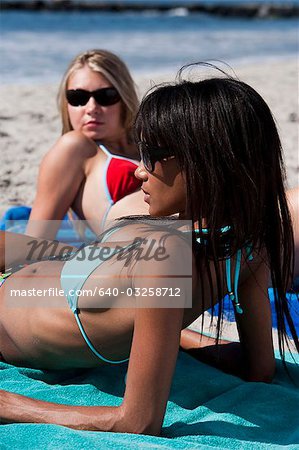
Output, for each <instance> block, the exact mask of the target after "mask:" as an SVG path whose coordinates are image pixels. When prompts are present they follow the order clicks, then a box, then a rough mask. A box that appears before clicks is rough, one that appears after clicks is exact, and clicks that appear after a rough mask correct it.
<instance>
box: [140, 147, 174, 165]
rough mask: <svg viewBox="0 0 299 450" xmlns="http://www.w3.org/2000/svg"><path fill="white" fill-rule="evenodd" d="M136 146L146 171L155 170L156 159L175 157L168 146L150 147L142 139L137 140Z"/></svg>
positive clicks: (164, 159)
mask: <svg viewBox="0 0 299 450" xmlns="http://www.w3.org/2000/svg"><path fill="white" fill-rule="evenodd" d="M137 146H138V150H139V153H140V158H141V160H142V163H143V165H144V168H145V169H146V170H147V171H148V172H153V171H154V170H155V164H156V162H157V161H167V160H168V159H173V158H175V156H174V155H173V153H171V151H170V150H169V149H168V148H163V147H151V146H149V145H148V144H146V143H145V142H142V141H140V142H138V144H137Z"/></svg>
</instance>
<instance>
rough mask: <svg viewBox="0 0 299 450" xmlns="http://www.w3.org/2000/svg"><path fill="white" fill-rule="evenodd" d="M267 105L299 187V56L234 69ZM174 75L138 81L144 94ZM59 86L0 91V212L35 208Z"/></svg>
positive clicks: (290, 177) (53, 134)
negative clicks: (17, 206)
mask: <svg viewBox="0 0 299 450" xmlns="http://www.w3.org/2000/svg"><path fill="white" fill-rule="evenodd" d="M234 70H235V72H236V74H237V75H238V77H239V78H240V79H242V80H244V81H246V82H248V83H249V84H251V85H252V86H253V87H254V88H255V89H256V90H257V91H258V92H259V93H260V94H261V95H262V96H263V97H264V98H265V100H266V101H267V103H268V104H269V106H270V108H271V110H272V112H273V114H274V116H275V118H276V120H277V124H278V128H279V132H280V135H281V139H282V143H283V148H284V155H285V163H286V167H287V183H288V186H289V187H294V186H296V185H298V184H299V182H298V172H299V162H298V104H297V101H298V66H297V61H296V59H295V58H293V59H289V60H284V61H283V62H281V61H280V62H273V61H272V62H266V63H258V64H250V65H243V66H241V67H234ZM173 77H174V74H172V75H166V74H165V75H153V76H151V75H149V77H144V76H143V77H137V78H136V83H137V86H138V90H139V94H140V96H142V94H143V93H144V92H145V91H146V90H147V89H148V88H149V87H150V86H151V85H152V84H153V83H157V82H160V81H161V80H172V79H173ZM57 89H58V86H57V85H34V86H33V85H32V86H16V85H10V86H3V87H1V89H0V96H1V106H0V136H1V141H2V144H1V167H0V187H1V191H0V213H3V211H5V210H6V209H7V208H8V207H9V206H11V205H16V204H26V205H31V204H32V201H33V198H34V194H35V188H36V180H37V174H38V167H39V164H40V161H41V159H42V157H43V156H44V155H45V153H46V152H47V151H48V150H49V148H50V147H51V146H52V145H53V144H54V143H55V141H56V139H57V138H58V137H59V135H60V119H59V114H58V110H57V106H56V93H57Z"/></svg>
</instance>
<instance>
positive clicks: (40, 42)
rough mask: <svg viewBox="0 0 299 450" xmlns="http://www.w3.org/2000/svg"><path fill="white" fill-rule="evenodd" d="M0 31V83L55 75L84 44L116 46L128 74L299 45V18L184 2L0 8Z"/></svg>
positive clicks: (285, 53)
mask: <svg viewBox="0 0 299 450" xmlns="http://www.w3.org/2000/svg"><path fill="white" fill-rule="evenodd" d="M163 1H164V2H167V1H168V0H162V2H163ZM209 1H210V2H213V0H209ZM243 1H247V0H243ZM160 2H161V1H160ZM0 38H1V39H0V61H1V63H0V81H1V83H2V84H11V83H14V84H32V83H45V82H58V81H59V80H60V78H61V75H62V73H63V72H64V70H65V68H66V66H67V65H68V63H69V61H70V60H71V59H72V58H73V57H74V56H75V55H76V54H77V53H78V52H80V51H83V50H87V49H90V48H105V49H108V50H111V51H113V52H115V53H116V54H118V55H119V56H121V57H122V58H123V59H124V60H125V62H126V63H127V64H128V66H129V68H130V69H131V71H132V73H133V75H138V74H147V73H151V74H152V73H155V72H157V73H160V72H169V73H175V72H176V71H177V70H178V69H179V68H180V67H181V66H182V65H184V64H188V63H191V62H196V61H203V60H215V59H216V60H222V61H225V62H227V63H229V64H231V65H233V66H234V65H235V64H240V63H246V62H248V61H261V60H264V59H269V58H271V59H274V58H275V59H277V58H285V57H289V56H291V55H295V54H297V53H298V21H297V20H296V19H291V18H290V19H240V18H223V17H216V16H211V15H205V14H188V12H187V10H186V9H184V8H173V9H172V10H171V11H169V12H165V13H160V12H158V11H152V12H142V13H133V12H123V13H109V12H106V13H103V12H48V11H45V12H38V13H35V12H24V11H2V12H1V14H0Z"/></svg>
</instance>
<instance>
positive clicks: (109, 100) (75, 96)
mask: <svg viewBox="0 0 299 450" xmlns="http://www.w3.org/2000/svg"><path fill="white" fill-rule="evenodd" d="M90 97H93V98H94V99H95V101H96V102H97V103H98V104H99V105H101V106H111V105H114V104H115V103H117V102H119V100H120V95H119V93H118V92H117V90H116V89H115V88H114V87H107V88H102V89H97V90H96V91H85V89H68V90H67V91H66V98H67V101H68V102H69V104H70V105H72V106H84V105H86V103H87V102H88V101H89V99H90Z"/></svg>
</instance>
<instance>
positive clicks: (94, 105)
mask: <svg viewBox="0 0 299 450" xmlns="http://www.w3.org/2000/svg"><path fill="white" fill-rule="evenodd" d="M98 108H99V104H98V103H97V102H96V101H95V99H94V98H93V97H90V99H89V100H88V102H87V103H86V110H87V112H92V111H94V110H96V109H98Z"/></svg>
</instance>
